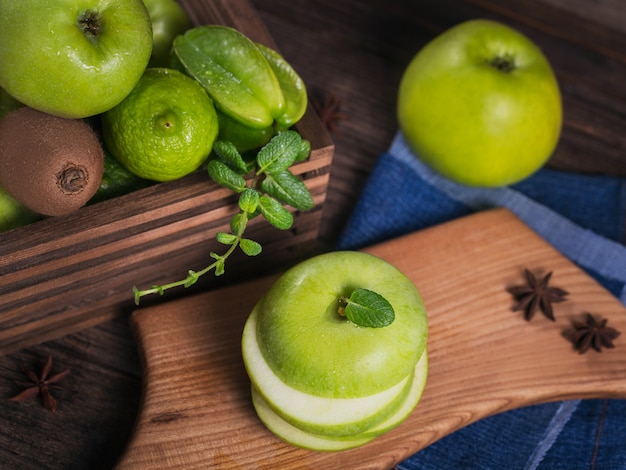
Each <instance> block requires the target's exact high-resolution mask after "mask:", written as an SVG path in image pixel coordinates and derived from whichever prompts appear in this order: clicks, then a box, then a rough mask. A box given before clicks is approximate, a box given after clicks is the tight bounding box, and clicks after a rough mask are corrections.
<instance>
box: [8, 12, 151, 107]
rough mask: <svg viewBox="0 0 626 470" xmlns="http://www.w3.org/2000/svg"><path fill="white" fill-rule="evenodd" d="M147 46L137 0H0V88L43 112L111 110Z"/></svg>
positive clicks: (140, 66) (146, 25)
mask: <svg viewBox="0 0 626 470" xmlns="http://www.w3.org/2000/svg"><path fill="white" fill-rule="evenodd" d="M151 51H152V26H151V23H150V17H149V16H148V12H147V10H146V7H145V5H144V3H143V1H142V0H116V1H110V0H19V1H11V0H2V1H0V87H2V88H4V89H5V90H6V91H7V92H8V93H9V94H10V95H11V96H13V97H14V98H15V99H16V100H18V101H20V102H21V103H23V104H25V105H27V106H30V107H32V108H35V109H37V110H39V111H42V112H46V113H49V114H54V115H57V116H61V117H66V118H84V117H88V116H93V115H96V114H100V113H102V112H104V111H106V110H108V109H110V108H112V107H113V106H115V105H116V104H118V103H119V102H120V101H122V99H124V97H126V95H127V94H128V93H129V92H130V91H131V90H132V89H133V87H134V86H135V84H136V83H137V81H138V80H139V78H140V77H141V75H142V74H143V71H144V69H145V68H146V65H147V64H148V60H149V59H150V53H151Z"/></svg>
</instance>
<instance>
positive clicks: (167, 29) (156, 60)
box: [143, 0, 192, 67]
mask: <svg viewBox="0 0 626 470" xmlns="http://www.w3.org/2000/svg"><path fill="white" fill-rule="evenodd" d="M143 2H144V3H145V5H146V8H147V9H148V14H149V15H150V21H151V22H152V40H153V44H152V56H151V58H150V63H149V66H150V67H169V66H170V51H171V49H172V43H173V42H174V38H175V37H176V36H178V35H179V34H183V33H184V32H185V31H187V30H188V29H189V28H191V27H192V23H191V20H190V19H189V16H187V13H186V12H185V10H183V8H182V7H181V6H180V5H179V4H178V2H176V0H143Z"/></svg>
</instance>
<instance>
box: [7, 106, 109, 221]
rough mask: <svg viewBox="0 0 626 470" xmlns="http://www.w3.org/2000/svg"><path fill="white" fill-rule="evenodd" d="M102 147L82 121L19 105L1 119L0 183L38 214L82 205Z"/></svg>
mask: <svg viewBox="0 0 626 470" xmlns="http://www.w3.org/2000/svg"><path fill="white" fill-rule="evenodd" d="M103 166H104V152H103V150H102V145H101V143H100V140H99V139H98V136H97V135H96V133H95V132H94V130H93V129H92V128H91V127H90V126H89V125H88V124H87V123H85V122H84V121H82V120H78V119H67V118H62V117H58V116H53V115H50V114H46V113H42V112H40V111H36V110H34V109H32V108H29V107H23V108H19V109H17V110H15V111H11V112H10V113H8V114H7V115H6V116H5V117H4V118H3V119H2V120H0V186H2V187H3V188H4V189H5V190H6V191H7V192H8V193H9V194H11V195H12V196H13V197H14V198H15V199H16V200H18V201H19V202H20V203H22V204H23V205H24V206H26V207H28V208H29V209H30V210H32V211H34V212H37V213H38V214H42V215H46V216H59V215H66V214H69V213H71V212H73V211H75V210H77V209H79V208H80V207H82V206H84V205H85V204H86V203H87V201H89V199H90V198H91V197H92V196H93V195H94V194H95V193H96V191H97V190H98V187H99V186H100V181H101V179H102V174H103Z"/></svg>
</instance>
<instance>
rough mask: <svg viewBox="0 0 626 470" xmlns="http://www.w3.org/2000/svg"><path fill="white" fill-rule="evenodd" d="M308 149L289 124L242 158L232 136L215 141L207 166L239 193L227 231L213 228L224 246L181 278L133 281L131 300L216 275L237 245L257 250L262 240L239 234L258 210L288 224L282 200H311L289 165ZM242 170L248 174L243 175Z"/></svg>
mask: <svg viewBox="0 0 626 470" xmlns="http://www.w3.org/2000/svg"><path fill="white" fill-rule="evenodd" d="M310 151H311V145H310V143H309V142H308V141H306V140H304V139H302V136H301V135H300V134H299V133H298V132H297V131H293V130H288V131H284V132H279V133H278V134H276V135H275V136H274V137H272V139H271V140H270V141H269V142H268V143H267V144H266V145H265V146H263V147H261V149H260V150H259V151H258V153H257V154H256V156H255V157H254V159H252V160H250V159H248V160H246V159H245V158H244V156H242V155H241V154H240V153H239V151H238V150H237V149H236V148H235V146H234V145H233V144H232V143H231V142H224V141H218V142H215V143H214V145H213V156H212V158H211V160H209V162H208V164H207V172H208V174H209V176H210V177H211V179H212V180H213V181H215V182H216V183H217V184H219V185H220V186H223V187H225V188H228V189H230V190H231V191H233V192H235V193H237V194H239V199H238V201H237V203H238V206H239V212H238V213H237V214H235V215H234V216H233V217H232V218H231V220H230V230H231V233H228V232H219V233H217V234H216V240H217V241H218V242H219V243H221V244H223V245H226V246H228V249H227V250H226V252H225V253H224V254H218V253H215V252H211V253H210V255H211V258H212V259H213V260H214V261H213V262H212V263H211V264H210V265H209V266H207V267H206V268H204V269H202V270H200V271H191V270H190V271H188V272H187V277H186V278H185V279H182V280H180V281H176V282H172V283H170V284H166V285H162V286H152V287H151V288H150V289H146V290H143V291H140V290H138V289H137V288H136V287H135V288H134V289H133V291H134V294H135V303H136V304H139V299H140V298H141V297H143V296H145V295H148V294H161V295H163V293H164V292H165V290H167V289H171V288H173V287H178V286H184V287H189V286H191V285H193V284H195V283H196V282H197V281H198V279H199V278H200V276H202V275H204V274H206V273H207V272H209V271H215V275H216V276H221V275H222V274H223V273H224V269H225V263H226V259H227V258H228V257H229V256H230V255H231V254H232V253H233V252H234V251H235V250H236V249H240V250H241V251H242V252H243V253H244V254H246V255H247V256H257V255H258V254H260V253H261V251H262V247H261V244H260V243H258V242H257V241H255V240H252V239H250V238H245V237H244V236H243V234H244V232H245V230H246V227H247V224H248V221H249V220H250V219H252V218H254V217H257V216H261V217H263V218H265V219H266V220H267V221H268V222H269V223H270V224H271V225H272V226H274V227H276V228H278V229H280V230H288V229H289V228H291V226H292V225H293V215H292V213H291V212H290V211H289V209H287V208H286V207H285V206H291V207H293V208H294V209H297V210H301V211H306V210H309V209H311V208H312V207H313V205H314V203H313V198H312V197H311V193H310V192H309V190H308V188H307V187H306V185H305V184H304V183H303V182H302V181H301V180H300V179H299V178H298V177H297V176H296V175H294V174H293V173H292V172H291V171H290V169H289V168H290V167H291V166H292V165H293V164H294V163H296V162H298V161H301V160H304V159H306V158H308V156H309V154H310ZM246 176H249V178H248V180H247V179H246ZM248 181H249V183H248Z"/></svg>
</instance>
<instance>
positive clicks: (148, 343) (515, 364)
mask: <svg viewBox="0 0 626 470" xmlns="http://www.w3.org/2000/svg"><path fill="white" fill-rule="evenodd" d="M364 251H368V252H370V253H372V254H375V255H378V256H380V257H382V258H384V259H386V260H388V261H389V262H391V263H393V264H394V265H396V266H397V267H398V268H399V269H400V270H402V271H403V272H404V273H405V274H406V275H407V276H409V277H410V278H411V280H413V281H414V282H415V284H416V285H417V286H418V288H419V290H420V291H421V293H422V296H423V298H424V301H425V303H426V307H427V310H428V315H429V327H430V336H429V342H428V349H429V356H430V372H429V378H428V382H427V385H426V390H425V392H424V395H423V398H422V401H421V402H420V404H419V405H418V407H417V408H416V409H415V411H414V412H413V413H412V415H411V416H410V417H409V418H408V420H407V421H405V422H404V423H403V424H402V425H401V426H400V427H398V428H396V429H395V430H393V431H391V432H389V433H387V434H385V435H383V436H381V437H379V438H377V439H375V440H374V441H372V442H371V443H369V444H367V445H365V446H363V447H360V448H357V449H353V450H349V451H344V452H338V453H319V452H311V451H306V450H303V449H299V448H296V447H293V446H290V445H288V444H286V443H284V442H282V441H281V440H279V439H278V438H276V437H274V436H273V435H272V434H271V433H270V432H269V431H268V430H267V429H266V428H265V427H264V426H263V425H262V424H261V423H260V421H259V420H258V419H257V417H256V414H255V412H254V409H253V407H252V404H251V401H250V392H249V381H248V378H247V376H246V373H245V370H244V366H243V363H242V359H241V353H240V336H241V332H242V328H243V324H244V321H245V319H246V317H247V315H248V313H249V311H250V310H251V308H252V306H253V305H254V304H255V303H256V301H257V300H258V299H259V298H260V297H261V296H262V295H263V293H264V292H265V291H266V290H267V289H268V287H269V286H270V284H271V282H272V281H273V279H274V278H264V279H260V280H256V281H253V282H249V283H246V284H240V285H236V286H232V287H228V288H224V289H221V290H215V291H211V292H208V293H206V294H201V295H197V296H194V297H190V298H185V299H182V300H177V301H173V302H171V303H163V304H161V305H158V306H155V307H149V308H145V309H140V310H138V311H136V312H135V313H134V314H133V318H132V322H133V325H134V329H135V331H136V335H137V338H138V342H139V347H140V349H141V352H142V356H143V358H144V366H145V382H144V390H143V405H142V409H141V411H140V414H139V417H138V421H137V425H136V429H135V431H134V435H133V437H132V439H131V441H130V442H129V444H128V447H127V449H126V452H125V453H124V455H123V456H122V458H121V460H120V462H119V466H118V468H119V469H129V468H132V469H135V468H149V469H153V468H154V469H157V468H158V469H165V468H172V469H173V468H176V469H180V468H185V469H192V468H203V469H206V468H225V469H246V470H247V469H253V468H257V469H266V468H267V469H277V468H281V469H286V468H310V469H320V468H359V469H365V468H372V469H373V468H391V467H392V466H393V465H395V464H396V463H397V462H399V461H401V460H403V459H404V458H406V457H408V456H410V455H411V454H413V453H415V452H416V451H418V450H420V449H422V448H424V447H426V446H427V445H429V444H430V443H432V442H434V441H436V440H437V439H440V438H441V437H443V436H445V435H447V434H449V433H451V432H453V431H455V430H457V429H459V428H462V427H464V426H466V425H468V424H470V423H472V422H474V421H477V420H479V419H481V418H484V417H486V416H489V415H493V414H496V413H500V412H503V411H505V410H510V409H513V408H518V407H522V406H526V405H531V404H536V403H542V402H547V401H553V400H559V399H573V398H601V397H606V398H618V397H621V398H626V309H624V307H623V306H622V304H620V303H619V302H618V301H617V300H616V299H615V298H614V297H613V296H611V295H610V293H608V292H607V291H606V290H605V289H604V288H603V287H602V286H600V285H599V284H597V283H596V282H595V281H594V280H593V279H591V278H590V277H589V276H587V275H586V274H585V273H584V272H582V271H581V270H580V269H579V268H578V267H576V266H575V265H573V264H572V263H571V262H570V261H569V260H567V259H566V258H565V257H563V256H562V255H561V254H560V253H559V252H557V251H556V250H555V249H554V248H552V247H551V246H550V245H548V244H547V243H546V242H544V241H543V239H541V238H540V237H539V236H538V235H536V234H535V233H534V232H533V231H531V230H530V229H529V228H528V227H527V226H526V225H525V224H523V223H522V222H521V221H520V220H519V219H518V218H516V217H515V216H514V215H513V214H511V213H510V212H508V211H507V210H505V209H498V210H493V211H487V212H482V213H478V214H475V215H472V216H468V217H466V218H462V219H458V220H455V221H452V222H448V223H446V224H443V225H440V226H437V227H433V228H430V229H427V230H423V231H419V232H416V233H413V234H410V235H407V236H404V237H402V238H398V239H394V240H391V241H389V242H386V243H383V244H380V245H376V246H373V247H370V248H368V249H366V250H364ZM524 268H528V269H530V270H531V271H533V272H536V273H546V272H548V271H553V276H552V281H551V285H554V286H558V287H562V288H564V289H566V290H568V291H569V292H570V295H569V298H568V301H566V302H564V303H559V304H556V305H555V314H556V321H555V322H551V321H549V320H548V319H546V318H545V317H544V316H543V315H541V313H538V314H537V315H535V317H534V318H533V320H532V321H530V322H527V321H525V320H524V319H523V317H522V314H521V313H519V312H512V310H511V307H512V305H513V300H512V298H511V295H510V294H509V293H507V292H506V290H505V288H506V287H507V286H509V285H514V284H522V283H523V282H524V281H523V274H522V271H523V269H524ZM583 312H591V313H594V314H596V315H600V316H602V317H604V318H607V319H608V325H609V326H612V327H614V328H616V329H618V330H619V331H621V332H622V334H621V335H620V336H619V337H618V338H617V340H616V341H615V346H616V347H615V348H614V349H605V350H603V352H602V353H597V352H595V351H589V352H587V354H583V355H581V354H578V353H577V352H575V351H574V350H573V348H572V344H571V343H570V342H569V341H568V340H566V339H565V338H564V337H563V332H564V331H565V330H566V329H568V328H569V327H570V326H571V321H572V319H579V318H580V317H581V314H582V313H583Z"/></svg>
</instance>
